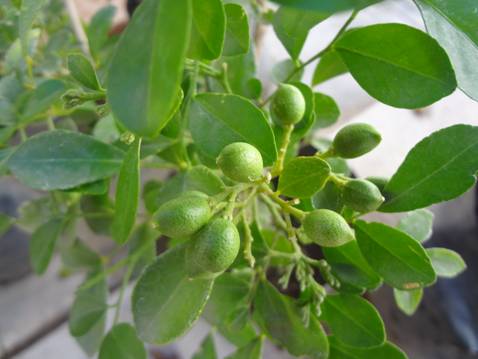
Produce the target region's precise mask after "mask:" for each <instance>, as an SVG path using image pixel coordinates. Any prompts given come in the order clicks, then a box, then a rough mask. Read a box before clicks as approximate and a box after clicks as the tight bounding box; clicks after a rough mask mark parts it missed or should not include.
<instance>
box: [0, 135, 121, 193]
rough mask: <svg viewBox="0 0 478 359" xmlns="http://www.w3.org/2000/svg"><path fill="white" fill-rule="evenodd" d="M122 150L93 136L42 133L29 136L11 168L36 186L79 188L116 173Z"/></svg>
mask: <svg viewBox="0 0 478 359" xmlns="http://www.w3.org/2000/svg"><path fill="white" fill-rule="evenodd" d="M122 157H123V153H122V152H121V151H120V150H118V149H116V148H115V147H112V146H110V145H107V144H105V143H102V142H99V141H97V140H95V139H94V138H93V137H90V136H87V135H83V134H80V133H76V132H69V131H62V130H57V131H50V132H43V133H40V134H38V135H35V136H33V137H30V138H29V139H28V140H27V141H26V142H24V143H23V144H22V145H20V146H19V147H18V149H17V150H16V151H15V153H14V154H13V155H12V156H11V157H10V159H9V160H8V168H9V169H10V171H12V173H13V175H14V176H15V177H17V178H18V179H19V180H20V181H21V182H22V183H23V184H25V185H26V186H28V187H31V188H34V189H41V190H46V191H50V190H56V189H68V188H72V187H77V186H79V185H82V184H84V183H90V182H94V181H97V180H100V179H103V178H108V177H110V176H112V175H113V174H115V173H116V172H117V171H118V170H119V168H120V166H121V162H122Z"/></svg>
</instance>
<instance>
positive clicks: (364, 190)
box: [342, 179, 385, 213]
mask: <svg viewBox="0 0 478 359" xmlns="http://www.w3.org/2000/svg"><path fill="white" fill-rule="evenodd" d="M342 198H343V200H344V203H345V205H346V206H347V207H349V208H352V209H353V210H355V211H358V212H362V213H366V212H372V211H374V210H376V209H377V208H378V207H380V205H381V204H382V203H383V201H384V200H385V198H383V196H382V194H381V193H380V190H379V189H378V187H377V186H376V185H374V184H373V183H372V182H370V181H367V180H363V179H354V180H350V181H348V182H347V183H346V184H345V185H344V187H343V189H342Z"/></svg>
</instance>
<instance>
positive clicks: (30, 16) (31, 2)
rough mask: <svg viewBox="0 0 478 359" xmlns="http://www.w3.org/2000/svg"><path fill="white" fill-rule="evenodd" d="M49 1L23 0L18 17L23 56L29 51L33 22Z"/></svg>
mask: <svg viewBox="0 0 478 359" xmlns="http://www.w3.org/2000/svg"><path fill="white" fill-rule="evenodd" d="M47 3H48V1H46V0H22V5H21V7H20V17H19V19H18V33H19V36H20V42H21V47H22V53H23V56H27V55H28V53H29V51H28V48H29V42H30V41H29V33H30V30H31V28H32V26H33V23H34V22H35V19H36V17H37V16H38V15H39V14H40V13H41V10H42V8H43V7H44V6H45V5H46V4H47Z"/></svg>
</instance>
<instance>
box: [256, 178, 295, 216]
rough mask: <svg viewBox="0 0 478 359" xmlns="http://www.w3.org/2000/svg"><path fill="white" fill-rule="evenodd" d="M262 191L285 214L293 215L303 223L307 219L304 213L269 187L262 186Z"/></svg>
mask: <svg viewBox="0 0 478 359" xmlns="http://www.w3.org/2000/svg"><path fill="white" fill-rule="evenodd" d="M261 190H262V192H264V193H266V194H267V195H268V196H269V198H270V199H272V200H273V201H274V202H276V203H277V204H278V205H279V206H280V207H281V208H282V209H283V210H284V211H285V212H287V213H290V214H292V215H293V216H294V217H296V218H298V219H299V220H301V221H302V220H303V219H304V218H305V212H304V211H302V210H300V209H298V208H295V207H294V206H292V205H290V204H289V203H288V202H287V201H285V200H283V199H282V198H280V197H279V195H278V194H277V193H276V192H274V191H272V190H271V189H270V188H269V187H268V186H267V185H262V186H261Z"/></svg>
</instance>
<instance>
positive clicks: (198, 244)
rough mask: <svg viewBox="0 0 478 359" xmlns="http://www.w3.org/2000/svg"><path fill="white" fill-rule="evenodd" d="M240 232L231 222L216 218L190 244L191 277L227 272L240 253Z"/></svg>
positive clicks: (189, 268) (189, 262)
mask: <svg viewBox="0 0 478 359" xmlns="http://www.w3.org/2000/svg"><path fill="white" fill-rule="evenodd" d="M239 247H240V236H239V232H238V230H237V228H236V226H235V225H234V223H232V222H231V221H229V220H227V219H224V218H216V219H214V220H213V221H211V222H210V223H208V224H207V225H206V226H205V227H204V228H203V229H201V230H200V231H199V232H198V233H196V234H195V235H194V236H193V238H192V239H191V242H190V243H189V244H188V247H187V251H186V263H187V265H188V271H189V274H190V276H191V277H193V278H197V277H211V276H215V275H217V274H219V273H222V272H223V271H225V270H226V269H227V268H229V266H230V265H231V264H232V263H233V262H234V260H235V259H236V257H237V254H238V252H239Z"/></svg>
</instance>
